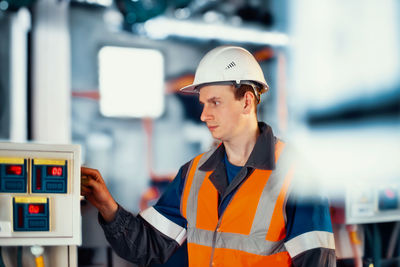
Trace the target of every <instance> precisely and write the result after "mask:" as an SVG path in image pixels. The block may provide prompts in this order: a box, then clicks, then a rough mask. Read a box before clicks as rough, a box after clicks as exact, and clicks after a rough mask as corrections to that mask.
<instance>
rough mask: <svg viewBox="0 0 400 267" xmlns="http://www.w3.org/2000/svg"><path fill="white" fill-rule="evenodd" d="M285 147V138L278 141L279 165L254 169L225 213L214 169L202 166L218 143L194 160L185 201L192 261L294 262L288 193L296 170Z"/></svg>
mask: <svg viewBox="0 0 400 267" xmlns="http://www.w3.org/2000/svg"><path fill="white" fill-rule="evenodd" d="M283 147H284V144H283V143H282V142H280V141H278V143H277V144H276V145H275V159H276V163H277V165H276V169H275V170H274V171H270V170H257V169H256V170H254V172H253V173H252V174H251V175H250V176H249V177H248V178H247V179H246V180H245V181H244V182H243V183H242V184H241V185H240V187H239V188H238V189H237V191H236V192H235V194H234V196H233V197H232V199H231V200H230V203H229V204H228V206H227V207H226V209H225V211H224V212H223V214H222V215H221V217H220V218H219V219H218V192H217V190H216V189H215V187H214V186H213V184H212V183H211V181H210V180H209V179H208V177H209V176H210V174H211V172H204V171H200V170H199V169H198V168H199V166H201V165H202V164H203V163H204V162H205V161H206V160H207V159H208V158H209V157H210V156H211V155H212V153H213V152H214V151H215V149H214V150H211V151H209V152H207V153H205V154H202V155H199V156H197V157H196V158H195V159H194V160H193V161H192V165H191V166H190V167H189V172H188V175H187V177H186V184H185V187H184V191H183V195H182V203H181V211H182V215H183V216H184V217H185V218H186V219H187V222H188V227H187V240H188V254H189V265H190V266H207V265H208V264H209V263H210V264H211V263H212V264H215V265H216V266H232V265H242V266H243V265H244V266H258V265H260V266H261V265H264V266H265V264H271V266H277V265H279V266H290V265H291V260H290V257H289V254H288V252H287V251H286V249H285V246H284V243H283V239H284V238H285V234H286V231H285V217H284V208H285V201H286V198H287V194H286V193H287V190H288V186H289V184H290V180H291V178H292V176H293V170H292V168H291V167H289V166H291V162H290V157H289V155H286V154H288V153H289V152H288V150H287V149H285V150H283ZM282 150H283V152H282ZM281 152H282V153H281ZM281 154H282V156H281ZM278 159H279V160H278Z"/></svg>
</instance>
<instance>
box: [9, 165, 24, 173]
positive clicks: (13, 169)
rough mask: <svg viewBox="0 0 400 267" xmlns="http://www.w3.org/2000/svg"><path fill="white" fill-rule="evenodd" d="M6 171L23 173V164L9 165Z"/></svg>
mask: <svg viewBox="0 0 400 267" xmlns="http://www.w3.org/2000/svg"><path fill="white" fill-rule="evenodd" d="M6 173H7V174H9V175H21V174H22V165H7V167H6Z"/></svg>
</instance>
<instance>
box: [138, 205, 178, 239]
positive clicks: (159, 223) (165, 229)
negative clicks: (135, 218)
mask: <svg viewBox="0 0 400 267" xmlns="http://www.w3.org/2000/svg"><path fill="white" fill-rule="evenodd" d="M140 216H141V217H142V218H143V219H145V220H146V221H147V222H148V223H149V224H151V225H152V226H153V227H154V228H156V229H157V230H158V231H160V232H161V233H163V234H164V235H166V236H168V237H170V238H172V239H174V240H175V241H176V242H178V244H179V245H182V243H183V242H184V241H185V240H186V229H185V228H183V227H181V226H179V225H177V224H176V223H174V222H172V221H170V220H169V219H167V218H166V217H165V216H164V215H162V214H161V213H159V212H158V211H157V210H156V209H155V208H153V207H150V208H147V209H145V210H144V211H142V212H140Z"/></svg>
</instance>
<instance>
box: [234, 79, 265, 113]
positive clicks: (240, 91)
mask: <svg viewBox="0 0 400 267" xmlns="http://www.w3.org/2000/svg"><path fill="white" fill-rule="evenodd" d="M254 89H255V90H257V88H256V87H255V88H254ZM254 89H253V86H251V85H249V84H240V86H239V87H238V88H235V92H234V94H235V99H236V100H240V99H242V98H243V97H244V94H245V93H246V92H251V93H252V94H253V95H254V99H255V102H254V104H255V105H254V107H255V108H254V111H255V112H256V114H257V105H258V103H259V100H258V97H257V95H256V94H255V92H254Z"/></svg>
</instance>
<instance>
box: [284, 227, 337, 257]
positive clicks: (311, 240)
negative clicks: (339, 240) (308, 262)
mask: <svg viewBox="0 0 400 267" xmlns="http://www.w3.org/2000/svg"><path fill="white" fill-rule="evenodd" d="M285 247H286V249H287V251H288V252H289V255H290V257H291V258H294V257H296V256H297V255H299V254H300V253H302V252H304V251H307V250H310V249H314V248H329V249H335V240H334V239H333V233H329V232H326V231H312V232H307V233H304V234H301V235H299V236H296V237H295V238H292V239H290V240H289V241H287V242H286V243H285Z"/></svg>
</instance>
